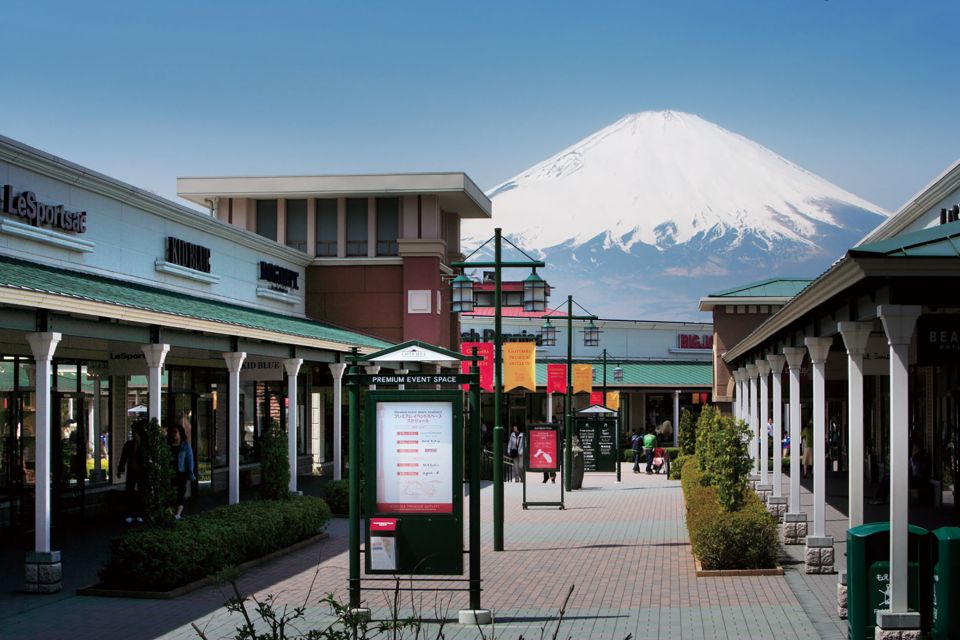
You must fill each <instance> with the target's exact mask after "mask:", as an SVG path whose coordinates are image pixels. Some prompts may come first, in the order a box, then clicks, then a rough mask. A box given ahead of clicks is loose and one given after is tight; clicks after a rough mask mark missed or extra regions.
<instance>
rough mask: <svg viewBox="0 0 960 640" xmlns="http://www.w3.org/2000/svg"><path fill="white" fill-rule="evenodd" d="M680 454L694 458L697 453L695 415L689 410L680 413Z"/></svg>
mask: <svg viewBox="0 0 960 640" xmlns="http://www.w3.org/2000/svg"><path fill="white" fill-rule="evenodd" d="M677 436H678V438H679V439H680V453H682V454H683V455H685V456H692V455H693V454H695V453H696V452H697V435H696V431H695V430H694V428H693V414H692V413H690V411H688V410H687V409H684V410H683V411H681V412H680V432H679V433H678V434H677Z"/></svg>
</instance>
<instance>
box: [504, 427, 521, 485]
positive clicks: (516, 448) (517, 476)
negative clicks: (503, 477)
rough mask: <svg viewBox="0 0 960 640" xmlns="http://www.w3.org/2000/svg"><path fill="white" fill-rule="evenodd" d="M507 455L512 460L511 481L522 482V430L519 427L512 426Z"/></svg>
mask: <svg viewBox="0 0 960 640" xmlns="http://www.w3.org/2000/svg"><path fill="white" fill-rule="evenodd" d="M507 455H509V456H510V457H511V458H512V459H513V481H514V482H521V481H522V480H523V430H522V429H521V428H520V425H518V424H515V425H513V433H511V434H510V441H509V443H508V444H507Z"/></svg>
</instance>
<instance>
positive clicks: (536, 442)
mask: <svg viewBox="0 0 960 640" xmlns="http://www.w3.org/2000/svg"><path fill="white" fill-rule="evenodd" d="M559 427H560V425H558V424H532V425H530V426H529V427H527V434H526V438H527V442H526V446H525V447H524V448H523V463H524V464H523V468H524V470H526V471H539V472H543V473H556V472H558V471H560V469H561V465H560V430H559ZM527 507H560V509H563V508H564V506H563V482H561V483H560V502H528V501H527V479H526V474H524V479H523V508H524V509H526V508H527Z"/></svg>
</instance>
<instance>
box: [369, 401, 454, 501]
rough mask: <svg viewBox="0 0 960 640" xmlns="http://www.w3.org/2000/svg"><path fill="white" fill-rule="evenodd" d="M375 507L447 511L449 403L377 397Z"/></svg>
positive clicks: (449, 495) (450, 442) (450, 476)
mask: <svg viewBox="0 0 960 640" xmlns="http://www.w3.org/2000/svg"><path fill="white" fill-rule="evenodd" d="M376 438H377V443H376V446H377V511H381V512H384V513H453V458H454V453H453V404H452V403H450V402H379V403H377V422H376Z"/></svg>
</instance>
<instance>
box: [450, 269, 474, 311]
mask: <svg viewBox="0 0 960 640" xmlns="http://www.w3.org/2000/svg"><path fill="white" fill-rule="evenodd" d="M450 289H451V292H450V293H451V302H450V309H451V310H452V311H453V312H454V313H470V312H471V311H473V279H472V278H468V277H467V276H465V275H464V274H462V273H461V274H460V275H458V276H457V277H456V278H454V279H453V281H452V282H451V283H450Z"/></svg>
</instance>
